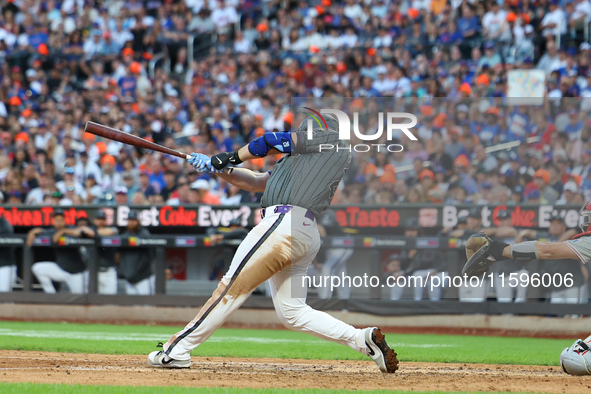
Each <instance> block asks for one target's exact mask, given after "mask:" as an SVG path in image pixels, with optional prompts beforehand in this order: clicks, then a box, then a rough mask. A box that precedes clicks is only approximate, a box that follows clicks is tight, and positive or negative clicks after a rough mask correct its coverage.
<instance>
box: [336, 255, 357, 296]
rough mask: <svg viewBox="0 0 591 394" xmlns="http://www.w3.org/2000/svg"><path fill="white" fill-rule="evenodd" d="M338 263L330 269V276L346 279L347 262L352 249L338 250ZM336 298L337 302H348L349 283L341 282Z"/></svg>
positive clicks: (349, 293) (349, 294)
mask: <svg viewBox="0 0 591 394" xmlns="http://www.w3.org/2000/svg"><path fill="white" fill-rule="evenodd" d="M338 250H339V261H338V263H337V264H336V265H335V266H334V267H333V269H332V275H334V276H339V277H347V261H349V258H351V256H352V255H353V249H344V248H343V249H338ZM336 290H337V298H338V299H339V300H348V299H349V298H351V283H350V282H349V281H346V280H345V281H343V282H342V283H341V286H340V287H338V288H337V289H336Z"/></svg>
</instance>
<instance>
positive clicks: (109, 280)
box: [98, 267, 117, 294]
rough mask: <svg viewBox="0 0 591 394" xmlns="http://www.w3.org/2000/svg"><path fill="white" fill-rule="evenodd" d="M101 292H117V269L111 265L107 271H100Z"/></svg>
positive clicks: (99, 283) (99, 290)
mask: <svg viewBox="0 0 591 394" xmlns="http://www.w3.org/2000/svg"><path fill="white" fill-rule="evenodd" d="M98 292H99V294H117V269H116V268H115V267H109V268H107V269H106V270H105V271H101V270H99V271H98Z"/></svg>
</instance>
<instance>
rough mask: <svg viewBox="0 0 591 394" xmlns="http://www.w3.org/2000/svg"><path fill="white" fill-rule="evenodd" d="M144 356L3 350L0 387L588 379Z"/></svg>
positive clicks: (415, 386) (527, 369)
mask: <svg viewBox="0 0 591 394" xmlns="http://www.w3.org/2000/svg"><path fill="white" fill-rule="evenodd" d="M145 359H146V357H145V356H120V355H119V356H116V355H103V354H73V353H49V352H36V351H31V352H25V351H2V357H1V358H0V382H36V383H69V384H93V385H107V384H108V385H131V386H186V387H211V386H215V387H250V388H291V389H298V388H301V389H305V388H330V389H365V390H368V389H391V390H394V389H396V390H425V391H428V390H441V391H507V392H509V391H510V392H524V391H527V392H545V393H588V392H591V376H588V377H573V376H568V375H566V374H565V373H563V372H562V371H561V370H560V368H559V367H540V366H529V365H484V364H437V363H401V365H400V370H399V371H398V372H397V373H396V374H393V375H383V374H381V373H379V372H378V370H377V366H376V365H375V364H374V363H373V362H371V361H367V362H362V361H327V360H283V359H246V358H217V357H203V358H199V357H193V366H192V368H191V369H189V370H161V369H152V368H149V367H148V366H147V365H146V364H145Z"/></svg>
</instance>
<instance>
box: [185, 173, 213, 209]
mask: <svg viewBox="0 0 591 394" xmlns="http://www.w3.org/2000/svg"><path fill="white" fill-rule="evenodd" d="M210 189H211V186H210V184H209V182H207V181H206V180H205V179H198V180H196V181H195V182H193V183H192V184H191V192H190V195H189V200H190V202H191V204H209V205H221V201H220V199H219V198H218V197H217V196H215V195H214V194H212V193H210V191H209V190H210Z"/></svg>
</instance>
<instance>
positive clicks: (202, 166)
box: [187, 152, 223, 174]
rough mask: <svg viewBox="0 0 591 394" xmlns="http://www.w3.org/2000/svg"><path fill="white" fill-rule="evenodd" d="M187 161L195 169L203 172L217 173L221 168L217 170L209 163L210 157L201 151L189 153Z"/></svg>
mask: <svg viewBox="0 0 591 394" xmlns="http://www.w3.org/2000/svg"><path fill="white" fill-rule="evenodd" d="M187 163H189V164H190V165H192V166H193V168H194V169H195V171H198V172H205V173H208V174H219V173H221V172H223V171H222V170H217V169H216V168H214V167H213V166H212V165H211V159H210V158H209V157H207V156H206V155H204V154H203V153H195V152H193V153H191V157H189V158H188V159H187Z"/></svg>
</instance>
